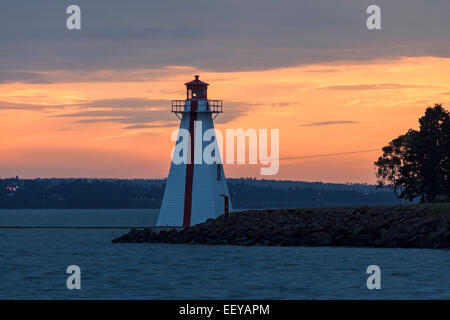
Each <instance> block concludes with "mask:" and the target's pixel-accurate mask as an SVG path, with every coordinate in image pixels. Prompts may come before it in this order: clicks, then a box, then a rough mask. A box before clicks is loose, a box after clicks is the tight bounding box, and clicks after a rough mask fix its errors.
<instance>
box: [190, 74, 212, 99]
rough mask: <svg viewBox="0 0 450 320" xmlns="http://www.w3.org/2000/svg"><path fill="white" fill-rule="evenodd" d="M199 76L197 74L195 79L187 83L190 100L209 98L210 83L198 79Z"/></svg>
mask: <svg viewBox="0 0 450 320" xmlns="http://www.w3.org/2000/svg"><path fill="white" fill-rule="evenodd" d="M198 78H199V76H198V75H196V76H195V80H192V81H190V82H187V83H185V85H186V89H187V99H189V100H201V99H208V86H209V84H208V83H206V82H203V81H201V80H199V79H198Z"/></svg>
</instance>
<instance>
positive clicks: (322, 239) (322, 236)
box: [113, 206, 450, 249]
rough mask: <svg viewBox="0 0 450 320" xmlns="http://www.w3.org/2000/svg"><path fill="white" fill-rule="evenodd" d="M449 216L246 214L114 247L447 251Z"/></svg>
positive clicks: (425, 211)
mask: <svg viewBox="0 0 450 320" xmlns="http://www.w3.org/2000/svg"><path fill="white" fill-rule="evenodd" d="M449 224H450V213H439V214H438V213H434V212H433V211H432V210H431V209H430V208H429V207H425V206H393V207H360V208H335V209H332V208H327V209H313V210H308V209H280V210H249V211H242V212H235V213H232V214H230V215H229V216H220V217H218V218H217V219H208V220H207V221H206V222H205V223H201V224H198V225H194V226H192V227H189V228H185V229H182V230H179V231H176V230H171V231H161V232H154V231H151V229H143V230H139V229H132V230H131V231H130V232H129V233H128V234H125V235H123V236H121V237H119V238H117V239H114V240H113V242H114V243H145V242H149V243H172V244H176V243H188V244H208V245H241V246H348V247H387V248H435V249H449V248H450V231H449Z"/></svg>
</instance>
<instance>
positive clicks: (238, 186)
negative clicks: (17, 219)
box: [0, 177, 397, 209]
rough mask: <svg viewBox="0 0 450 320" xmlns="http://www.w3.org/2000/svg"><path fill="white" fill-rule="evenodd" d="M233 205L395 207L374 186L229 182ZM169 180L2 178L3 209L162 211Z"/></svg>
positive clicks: (391, 199) (390, 196) (390, 195)
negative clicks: (389, 205)
mask: <svg viewBox="0 0 450 320" xmlns="http://www.w3.org/2000/svg"><path fill="white" fill-rule="evenodd" d="M228 185H229V189H230V193H231V200H232V205H233V207H234V208H235V209H236V208H286V207H324V206H344V205H377V204H393V203H397V200H396V197H395V194H394V193H393V192H386V191H383V190H381V191H380V190H376V189H375V187H374V186H370V185H354V186H353V187H352V185H349V184H342V185H341V186H342V188H339V184H333V185H330V187H329V188H327V184H323V183H308V182H294V181H286V182H283V181H274V180H272V181H271V180H256V179H229V180H228ZM164 188H165V180H144V179H137V180H120V179H34V180H25V179H19V178H18V177H16V178H9V179H0V209H124V208H134V209H145V208H149V209H159V208H160V206H161V201H162V197H163V194H164Z"/></svg>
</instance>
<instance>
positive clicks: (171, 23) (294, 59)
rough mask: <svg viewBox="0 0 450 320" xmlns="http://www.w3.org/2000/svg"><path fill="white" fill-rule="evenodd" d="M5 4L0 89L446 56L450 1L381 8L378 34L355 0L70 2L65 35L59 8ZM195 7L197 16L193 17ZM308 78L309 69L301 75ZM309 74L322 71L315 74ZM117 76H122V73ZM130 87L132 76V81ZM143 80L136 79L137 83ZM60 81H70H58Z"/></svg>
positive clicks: (404, 0) (47, 3) (404, 1)
mask: <svg viewBox="0 0 450 320" xmlns="http://www.w3.org/2000/svg"><path fill="white" fill-rule="evenodd" d="M24 3H25V2H24V1H23V0H17V1H12V0H9V1H8V0H6V1H3V2H2V10H1V11H0V21H1V22H2V27H1V28H0V45H1V48H2V50H1V55H0V70H2V72H3V75H0V79H1V80H0V82H3V83H4V82H13V81H23V82H45V81H64V77H62V76H61V75H53V74H49V75H45V76H44V75H39V74H38V73H39V72H42V71H49V70H51V71H61V70H66V71H68V72H72V75H73V76H74V77H75V78H76V79H83V78H84V79H91V81H103V80H104V79H114V77H113V78H108V77H104V76H103V75H102V74H101V73H99V74H96V72H99V71H101V70H116V71H118V72H117V74H115V76H120V70H142V69H147V70H149V69H161V68H166V67H168V66H192V67H194V68H198V69H202V70H209V71H245V70H263V69H273V68H281V67H289V66H293V65H306V64H311V63H321V62H332V61H342V60H353V61H367V60H372V59H383V58H396V57H400V56H407V57H409V56H435V57H450V51H449V50H448V47H449V46H450V38H449V37H448V30H450V19H448V12H449V11H450V2H449V1H448V0H434V1H433V5H430V4H429V1H426V0H397V1H389V2H388V1H383V3H382V28H383V29H382V30H381V31H369V30H368V29H367V28H366V25H365V20H366V17H367V14H366V9H367V4H366V3H361V2H359V1H334V0H322V1H315V0H304V1H289V0H283V1H272V0H246V1H242V0H227V1H209V2H205V1H203V0H193V1H191V2H186V1H184V0H172V1H158V2H155V1H143V0H138V1H132V2H126V1H122V0H97V1H91V0H77V5H79V6H80V7H81V17H82V29H81V30H80V31H69V30H67V29H66V27H65V17H66V14H65V9H66V8H67V6H68V5H69V4H71V3H70V2H68V1H59V2H58V4H55V1H54V0H40V1H28V2H26V10H25V9H24ZM199 8H201V9H199ZM311 72H316V70H314V71H311ZM317 72H324V70H322V71H320V70H317ZM122 76H124V77H129V76H126V75H122ZM133 77H135V79H140V78H139V72H138V71H136V73H133ZM144 78H145V76H144ZM66 81H72V79H71V78H70V77H66Z"/></svg>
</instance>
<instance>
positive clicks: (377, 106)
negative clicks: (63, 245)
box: [0, 1, 450, 183]
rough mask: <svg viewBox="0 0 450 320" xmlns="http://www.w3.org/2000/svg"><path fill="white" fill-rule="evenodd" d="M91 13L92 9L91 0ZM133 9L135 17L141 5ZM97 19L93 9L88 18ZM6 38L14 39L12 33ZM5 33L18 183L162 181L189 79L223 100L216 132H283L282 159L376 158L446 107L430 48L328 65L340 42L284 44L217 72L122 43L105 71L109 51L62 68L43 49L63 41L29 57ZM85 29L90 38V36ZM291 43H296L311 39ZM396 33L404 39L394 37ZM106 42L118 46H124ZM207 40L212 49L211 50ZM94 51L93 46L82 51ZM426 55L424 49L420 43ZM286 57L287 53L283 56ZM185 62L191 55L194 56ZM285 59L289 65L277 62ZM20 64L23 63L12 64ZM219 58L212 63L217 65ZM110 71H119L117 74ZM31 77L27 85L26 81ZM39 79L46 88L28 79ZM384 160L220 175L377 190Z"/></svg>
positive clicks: (5, 84) (2, 108) (4, 95)
mask: <svg viewBox="0 0 450 320" xmlns="http://www.w3.org/2000/svg"><path fill="white" fill-rule="evenodd" d="M232 2H233V3H234V1H232ZM11 3H12V2H11ZM82 3H84V2H82ZM11 6H12V7H11V10H12V12H13V11H14V6H13V4H11ZM86 6H89V5H88V4H87V2H86ZM311 6H312V5H311ZM82 8H83V6H82ZM135 9H136V10H137V11H139V10H138V9H139V7H136V8H135ZM219 9H220V8H219ZM219 9H217V10H219ZM359 9H360V8H359V7H358V8H357V10H359ZM92 10H94V9H92ZM180 10H181V9H180ZM355 10H356V9H355ZM287 11H289V10H287V9H286V12H287ZM283 12H284V11H283ZM283 12H281V13H279V14H280V15H282V13H283ZM358 12H359V11H358ZM363 13H364V12H363ZM363 13H361V15H362V17H359V18H358V19H356V18H355V21H356V22H355V23H358V24H359V23H360V21H362V23H361V26H362V27H363V26H364V21H365V20H364V15H363ZM55 14H56V13H55ZM179 14H180V15H181V12H180V13H179ZM330 14H331V13H330ZM334 14H336V11H334ZM436 14H437V13H436ZM130 15H131V14H130ZM92 16H93V14H92V13H91V16H90V18H91V21H93V19H92ZM62 18H64V9H63V14H62ZM36 19H37V18H36ZM188 20H189V19H188ZM328 20H330V19H328ZM11 21H12V20H11ZM10 23H11V24H13V22H10ZM14 23H15V22H14ZM272 23H273V21H272ZM93 24H94V23H93V22H91V26H93ZM38 26H39V24H38ZM134 27H136V28H138V27H139V26H134ZM285 27H286V28H290V27H289V26H285ZM362 27H361V28H362ZM327 28H330V29H332V28H334V26H333V25H330V26H328V27H327ZM38 29H39V27H38ZM9 30H10V31H9V32H10V33H11V32H13V31H11V30H13V29H12V27H11V28H10V29H9ZM252 30H253V29H250V27H249V29H248V30H247V33H248V36H249V38H251V37H250V36H251V34H252V32H253V31H252ZM324 30H328V29H326V28H324ZM401 30H404V29H401ZM405 30H406V28H405ZM38 31H39V30H38ZM5 32H6V31H3V35H2V34H0V41H2V42H0V43H3V48H4V49H5V50H4V51H3V53H2V54H0V65H1V66H2V69H1V72H0V77H1V76H2V74H1V73H2V72H3V74H7V75H8V76H10V75H14V77H10V78H11V79H7V80H4V81H0V135H1V137H2V138H1V140H0V155H1V157H0V177H1V178H5V177H11V176H16V175H18V176H20V177H21V178H37V177H99V178H104V177H108V178H165V177H167V174H168V170H169V165H170V153H171V149H172V147H173V144H174V142H172V141H171V140H170V135H171V133H172V131H173V130H174V129H176V128H177V127H178V124H179V120H178V119H177V117H176V116H175V115H174V114H172V113H171V112H170V100H172V99H184V98H185V86H184V83H185V82H187V81H190V80H192V79H193V75H194V74H199V75H200V79H201V80H203V81H206V82H208V83H209V84H210V86H209V93H208V95H209V98H210V99H221V100H223V103H224V114H222V115H220V116H219V117H218V118H217V119H216V128H219V129H221V130H223V132H224V130H225V129H227V128H230V129H237V128H243V129H248V128H254V129H279V130H280V157H281V158H286V157H295V156H309V155H323V154H333V153H341V152H353V151H360V150H371V149H379V150H380V149H381V147H383V146H384V145H386V144H387V143H388V142H389V141H390V140H392V139H393V138H395V137H397V136H398V135H400V134H402V133H405V132H406V131H407V130H408V129H409V128H417V127H418V118H419V117H420V116H421V115H422V114H423V113H424V110H425V108H426V107H427V106H432V105H434V104H435V103H443V104H444V107H446V108H447V109H448V108H450V73H449V71H450V57H446V56H445V55H444V54H433V53H432V52H427V51H426V50H416V51H415V52H413V50H409V49H408V50H405V52H403V53H402V52H401V50H400V52H397V51H396V52H395V54H394V53H393V54H380V55H379V56H374V57H369V58H365V59H361V58H359V57H357V56H355V55H354V54H353V53H352V52H353V51H352V50H353V48H348V50H349V51H348V54H347V53H346V52H347V51H346V52H344V53H342V54H339V55H336V57H334V56H333V52H337V51H339V52H341V51H342V50H344V48H341V47H339V45H338V44H335V45H334V47H330V48H325V49H323V50H322V49H321V48H320V45H318V46H316V45H315V44H314V45H313V46H314V50H316V51H315V52H327V53H328V56H332V58H329V57H328V56H327V57H325V58H323V59H322V58H320V59H319V58H318V59H313V58H311V59H307V58H304V57H303V56H302V57H303V58H302V59H300V58H299V59H298V61H297V60H296V59H294V58H295V57H296V54H299V55H300V53H299V52H300V51H299V50H303V49H302V48H301V47H296V48H287V47H286V46H285V44H278V45H279V46H280V47H283V50H280V52H281V51H283V53H280V55H283V57H281V56H280V61H278V60H277V61H275V60H274V59H272V58H273V57H276V56H277V55H278V53H277V52H273V51H270V57H271V58H267V60H265V59H262V60H264V61H266V62H267V64H265V62H264V61H263V62H261V63H262V65H260V62H259V61H257V63H258V65H256V62H255V59H256V58H255V59H254V60H252V61H253V62H255V65H252V66H251V67H249V68H245V67H242V65H245V61H244V60H245V59H250V58H249V56H248V55H238V54H237V53H236V54H235V53H233V57H227V59H228V60H227V61H228V62H229V63H228V62H227V63H226V64H225V63H224V64H222V65H220V67H217V68H215V66H216V62H215V60H213V61H210V60H211V59H209V56H208V54H205V56H204V57H205V59H204V60H207V61H208V62H207V63H206V62H201V63H200V62H198V59H197V58H196V59H194V58H192V59H190V60H189V59H177V57H173V58H172V57H170V59H169V58H168V59H169V60H168V61H164V62H157V63H156V62H155V63H153V62H152V63H147V62H145V61H142V62H141V61H140V58H141V56H140V55H139V56H138V53H130V54H127V50H126V49H127V48H126V46H125V45H124V46H122V45H121V46H120V49H117V50H118V51H119V50H121V51H120V52H115V53H114V54H116V53H117V57H119V58H117V57H116V56H114V57H112V58H111V59H110V62H111V63H109V62H108V63H104V64H103V62H104V60H106V59H109V58H110V57H109V56H108V55H104V56H102V57H100V58H99V59H97V60H95V61H94V60H93V59H91V58H89V57H90V56H89V57H85V56H84V55H83V54H81V53H80V54H78V55H77V54H75V53H74V55H73V57H72V56H68V57H66V58H67V61H69V62H70V63H72V62H73V64H74V65H75V63H77V65H76V66H72V65H71V64H70V63H66V62H64V63H61V64H60V65H57V64H58V63H59V60H58V58H55V57H56V56H52V57H48V58H45V55H44V54H43V52H44V50H46V49H45V46H50V47H52V46H54V48H55V49H54V50H53V49H52V50H53V51H52V52H55V50H58V49H61V48H60V47H62V44H60V42H58V44H56V43H57V41H55V42H52V41H53V38H52V37H50V38H49V39H44V40H43V41H44V45H42V47H39V44H33V43H32V44H30V48H37V49H36V55H34V53H32V54H30V52H28V53H24V52H23V51H22V48H21V47H20V44H21V43H25V42H26V43H29V41H30V40H27V41H25V40H21V39H22V38H21V37H24V38H26V37H29V38H30V39H32V34H31V35H29V34H25V33H21V31H20V30H19V31H17V32H18V34H17V37H9V38H8V37H6V36H5V34H6V33H5ZM30 32H31V31H30ZM83 32H85V34H88V32H89V28H87V31H86V30H83ZM216 32H219V28H218V27H217V30H216ZM255 32H257V31H255ZM364 32H365V31H364ZM10 33H8V35H10ZM41 33H42V32H41ZM62 33H63V31H62ZM386 33H388V32H387V31H385V34H386ZM81 34H83V33H81ZM224 34H225V35H223V37H224V39H228V40H229V43H230V44H232V43H233V41H234V39H235V38H233V37H232V36H230V38H227V37H226V33H224ZM234 34H236V33H234ZM116 35H117V33H116ZM268 36H270V34H269V35H268ZM298 36H299V37H300V38H299V39H303V40H305V38H306V37H307V35H305V34H301V35H298ZM395 36H396V37H398V39H404V38H407V35H403V34H401V32H399V34H398V35H395ZM402 36H403V38H402ZM419 36H421V37H423V38H426V36H424V35H419ZM55 37H56V36H55ZM122 37H124V38H125V36H123V35H122ZM136 37H137V36H136ZM158 37H159V38H161V39H163V40H158V41H161V43H165V42H164V41H166V40H165V38H164V37H165V36H164V35H163V36H158ZM204 37H207V35H204ZM235 37H240V36H239V35H238V34H236V36H235ZM302 37H303V38H302ZM389 37H390V36H389ZM159 38H158V39H159ZM312 38H314V37H313V36H312ZM392 38H395V37H394V36H392ZM447 38H448V37H447ZM127 39H129V38H127ZM211 39H213V38H211ZM230 39H231V40H230ZM274 39H275V37H274ZM276 39H280V38H276ZM314 39H318V38H314ZM389 39H390V38H389ZM411 39H413V38H411ZM104 41H105V43H106V42H107V41H108V44H110V43H118V44H120V43H121V40H120V39H118V40H115V39H109V38H108V39H106V40H104ZM127 41H128V40H127ZM210 41H212V42H211V43H208V45H212V44H213V42H214V41H213V40H210ZM224 41H225V40H224ZM236 41H238V40H236ZM255 41H256V40H255ZM277 41H279V40H277ZM323 41H324V42H326V39H324V40H323ZM330 41H332V40H331V39H330ZM349 41H350V40H349ZM352 41H353V40H352ZM361 41H362V40H361ZM370 41H371V43H373V44H374V48H375V47H378V44H375V40H374V39H371V40H370ZM392 41H393V42H392V43H395V42H396V41H397V40H396V39H393V40H392ZM430 41H436V43H438V42H439V41H440V40H439V39H430ZM291 42H292V41H291V40H290V42H289V43H291ZM299 42H301V41H299ZM142 43H143V40H142V39H137V40H136V42H134V43H133V45H130V48H132V49H136V51H133V52H138V51H139V50H140V48H141V47H140V45H141V44H142ZM303 43H305V44H308V43H309V42H308V41H303ZM327 43H329V42H327ZM349 43H350V42H349ZM355 43H357V42H355ZM414 43H415V42H414V40H410V42H408V45H411V47H410V48H413V47H414ZM32 45H36V47H31V46H32ZM196 45H198V43H197V44H196ZM251 45H254V46H255V47H258V48H259V46H261V47H262V46H263V45H264V46H267V47H270V45H271V44H266V43H262V40H261V42H260V43H258V44H249V47H248V48H247V47H246V48H245V50H248V51H249V52H250V51H251V48H250V46H251ZM353 45H354V44H353ZM404 45H405V46H407V44H404ZM98 46H99V44H98V43H94V42H89V48H98ZM69 47H70V46H69ZM399 47H401V45H399ZM428 47H429V44H427V45H424V48H428ZM430 47H431V46H430ZM70 48H71V50H73V47H70ZM118 48H119V47H118ZM414 48H415V47H414ZM138 49H139V50H138ZM33 50H34V49H33ZM61 50H65V49H61ZM80 50H81V49H80ZM130 50H131V49H130ZM149 50H150V49H149ZM152 50H153V49H152ZM158 50H159V48H158ZM161 50H162V49H161ZM198 50H201V48H200V49H198ZM255 50H256V49H255ZM258 50H262V49H261V48H259V49H258ZM333 50H337V51H333ZM345 50H347V49H345ZM355 50H356V49H355ZM386 50H387V49H383V50H382V51H380V52H384V51H386ZM169 51H171V50H169V48H168V49H167V52H169ZM284 51H286V52H287V51H289V54H288V55H285V52H284ZM368 51H370V50H368ZM32 52H34V51H32ZM72 52H73V51H72ZM75 52H77V51H75ZM255 52H256V51H255ZM302 52H303V51H302ZM330 52H331V53H330ZM152 54H154V55H156V56H158V57H163V56H164V55H163V54H162V53H161V52H159V51H158V52H156V51H155V52H153V51H151V52H147V53H146V54H145V56H149V57H150V56H152ZM189 54H191V55H192V56H194V54H193V53H192V52H191V53H189ZM249 54H250V55H254V54H255V53H254V52H253V51H251V52H250V53H249ZM265 54H266V53H265ZM2 55H3V56H2ZM311 55H312V56H314V55H316V54H314V52H312V53H311ZM16 56H17V59H16ZM63 56H64V55H63V54H61V57H63ZM125 56H126V58H124V57H125ZM142 56H144V55H142ZM288 56H289V57H291V56H293V57H294V58H292V57H291V58H292V59H291V58H289V59H290V60H289V62H286V63H284V61H287V60H283V59H288V58H286V57H288ZM152 57H153V56H152ZM3 58H4V59H3ZM2 59H3V60H2ZM20 59H23V63H17V65H14V66H13V62H15V61H16V60H20ZM46 59H47V60H46ZM61 59H62V58H61ZM83 59H85V60H86V61H87V62H86V63H84V61H85V60H83ZM161 59H162V58H161ZM217 59H218V60H217V61H218V62H217V64H218V63H220V61H219V60H220V59H222V58H221V57H219V58H217ZM204 60H203V61H204ZM2 61H3V62H2ZM99 61H100V62H99ZM158 61H159V60H158ZM249 61H250V60H249ZM241 62H242V63H241ZM115 64H121V65H120V67H115ZM28 74H31V75H32V77H33V79H31V80H30V79H25V78H26V76H27V75H28ZM17 75H20V77H19V76H17ZM22 76H24V77H25V78H22ZM35 78H39V79H47V80H45V81H38V80H36V81H35ZM380 153H381V151H375V152H366V153H355V154H349V155H339V156H329V157H311V158H305V159H295V160H284V161H281V162H280V169H279V172H278V174H277V175H275V176H265V177H261V176H259V166H255V165H252V166H250V165H245V166H243V165H233V166H231V165H225V172H226V175H227V176H228V177H258V178H266V179H291V180H303V181H323V182H358V183H359V182H361V183H374V182H375V175H374V166H373V162H374V161H375V160H376V158H377V157H378V156H379V155H380Z"/></svg>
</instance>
